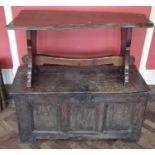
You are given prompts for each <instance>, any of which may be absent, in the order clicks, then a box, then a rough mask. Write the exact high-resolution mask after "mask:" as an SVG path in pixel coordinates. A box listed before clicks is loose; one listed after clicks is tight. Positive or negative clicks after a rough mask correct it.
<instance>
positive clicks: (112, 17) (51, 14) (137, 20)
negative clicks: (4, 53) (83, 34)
mask: <svg viewBox="0 0 155 155" xmlns="http://www.w3.org/2000/svg"><path fill="white" fill-rule="evenodd" d="M110 27H116V28H134V27H142V28H146V27H153V23H152V22H151V21H150V20H149V19H148V18H147V17H146V16H145V15H144V14H133V13H110V12H82V11H52V10H23V11H21V12H20V13H19V14H18V15H17V16H16V17H15V19H14V20H13V21H12V22H11V23H10V24H8V25H7V28H8V29H15V30H63V29H78V28H110Z"/></svg>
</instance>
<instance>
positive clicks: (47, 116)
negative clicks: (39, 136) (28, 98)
mask: <svg viewBox="0 0 155 155" xmlns="http://www.w3.org/2000/svg"><path fill="white" fill-rule="evenodd" d="M33 121H34V130H39V131H53V130H60V107H59V106H58V105H44V104H41V105H37V106H34V107H33Z"/></svg>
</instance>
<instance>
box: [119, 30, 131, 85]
mask: <svg viewBox="0 0 155 155" xmlns="http://www.w3.org/2000/svg"><path fill="white" fill-rule="evenodd" d="M121 31H125V32H122V35H123V34H125V47H124V49H122V50H124V86H127V85H128V84H129V82H130V79H129V72H130V50H131V39H132V28H126V29H123V28H122V29H121Z"/></svg>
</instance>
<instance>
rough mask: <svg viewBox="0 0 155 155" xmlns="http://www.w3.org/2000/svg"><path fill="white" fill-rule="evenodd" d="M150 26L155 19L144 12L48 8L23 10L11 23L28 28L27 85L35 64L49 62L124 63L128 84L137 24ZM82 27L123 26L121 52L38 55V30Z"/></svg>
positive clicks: (9, 26) (126, 83)
mask: <svg viewBox="0 0 155 155" xmlns="http://www.w3.org/2000/svg"><path fill="white" fill-rule="evenodd" d="M149 27H153V23H152V22H151V21H149V20H148V19H147V17H146V16H145V15H143V14H129V13H106V12H76V11H45V10H40V11H39V10H23V11H21V12H20V13H19V15H18V16H17V17H16V18H15V19H14V20H13V21H12V22H11V23H10V24H8V25H7V28H8V29H14V30H24V31H26V32H27V48H28V55H26V56H24V57H23V60H24V62H25V63H26V64H28V70H27V84H26V86H27V87H31V85H32V73H33V67H34V65H35V64H36V65H43V64H45V63H49V64H61V65H71V66H74V65H78V66H83V65H84V66H87V65H101V64H114V65H115V66H124V85H125V86H127V85H128V83H129V68H130V64H132V63H133V58H132V57H130V48H131V37H132V30H133V28H149ZM82 28H120V29H121V38H122V39H121V42H122V46H121V52H120V53H121V56H112V57H100V58H85V59H84V58H83V59H75V58H74V59H69V58H56V57H49V56H42V55H37V51H36V46H37V42H36V38H37V30H64V29H82ZM124 43H125V44H124ZM124 45H125V46H124Z"/></svg>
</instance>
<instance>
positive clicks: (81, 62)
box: [23, 55, 135, 66]
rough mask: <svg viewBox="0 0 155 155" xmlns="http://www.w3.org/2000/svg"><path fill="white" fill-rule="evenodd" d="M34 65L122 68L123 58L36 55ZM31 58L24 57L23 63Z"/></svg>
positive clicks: (26, 62)
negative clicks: (111, 65)
mask: <svg viewBox="0 0 155 155" xmlns="http://www.w3.org/2000/svg"><path fill="white" fill-rule="evenodd" d="M34 59H35V60H34V63H35V64H36V65H45V64H55V65H65V66H92V65H93V66H94V65H103V64H113V65H114V66H124V57H123V56H109V57H100V58H83V59H82V58H81V59H79V58H61V57H51V56H43V55H36V56H35V58H34ZM30 61H31V57H30V56H29V55H25V56H24V57H23V62H24V63H25V64H29V63H30ZM134 61H135V59H134V57H133V56H132V57H130V63H129V64H130V65H132V64H134Z"/></svg>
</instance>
